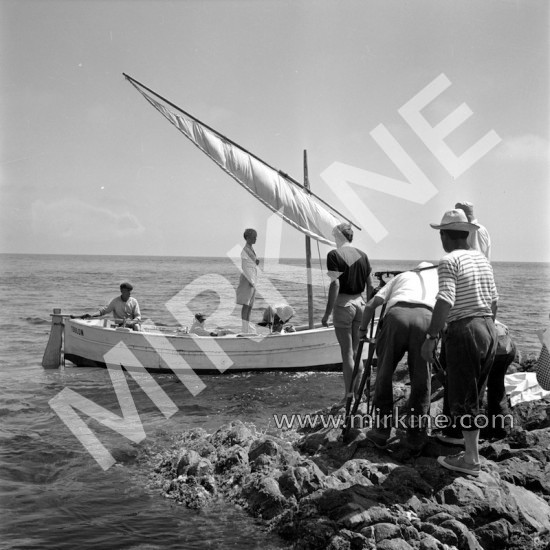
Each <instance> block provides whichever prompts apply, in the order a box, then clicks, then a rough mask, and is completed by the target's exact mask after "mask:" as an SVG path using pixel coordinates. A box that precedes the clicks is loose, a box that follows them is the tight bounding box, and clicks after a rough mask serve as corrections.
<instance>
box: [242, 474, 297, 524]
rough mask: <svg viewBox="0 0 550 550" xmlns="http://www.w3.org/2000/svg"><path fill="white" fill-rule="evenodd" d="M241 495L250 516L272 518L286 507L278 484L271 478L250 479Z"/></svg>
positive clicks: (285, 501)
mask: <svg viewBox="0 0 550 550" xmlns="http://www.w3.org/2000/svg"><path fill="white" fill-rule="evenodd" d="M242 494H243V497H244V498H245V499H246V503H247V506H248V508H249V510H250V511H251V512H252V514H254V515H255V516H261V517H262V518H264V519H272V518H274V517H275V516H277V515H279V514H280V513H282V512H283V511H284V509H285V507H286V506H287V505H288V503H287V500H286V499H285V497H284V496H283V495H282V493H281V490H280V488H279V484H278V483H277V481H276V480H275V479H273V478H271V477H252V479H251V480H250V481H249V482H248V483H247V484H246V485H245V486H244V487H243V492H242Z"/></svg>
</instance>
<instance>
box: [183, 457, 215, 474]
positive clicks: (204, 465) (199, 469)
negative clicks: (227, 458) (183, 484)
mask: <svg viewBox="0 0 550 550" xmlns="http://www.w3.org/2000/svg"><path fill="white" fill-rule="evenodd" d="M199 456H200V455H199ZM213 473H214V466H212V463H211V462H210V460H208V459H207V458H200V459H199V461H198V462H195V463H193V464H190V465H189V467H188V470H187V475H190V476H195V477H202V476H208V475H210V474H213Z"/></svg>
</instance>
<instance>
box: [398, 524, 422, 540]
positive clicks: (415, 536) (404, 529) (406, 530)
mask: <svg viewBox="0 0 550 550" xmlns="http://www.w3.org/2000/svg"><path fill="white" fill-rule="evenodd" d="M401 536H402V537H403V540H406V541H407V542H410V541H417V540H420V533H419V532H418V530H417V529H415V528H414V527H413V526H412V525H401Z"/></svg>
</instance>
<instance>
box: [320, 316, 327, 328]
mask: <svg viewBox="0 0 550 550" xmlns="http://www.w3.org/2000/svg"><path fill="white" fill-rule="evenodd" d="M321 324H322V325H323V326H324V327H328V315H323V318H322V319H321Z"/></svg>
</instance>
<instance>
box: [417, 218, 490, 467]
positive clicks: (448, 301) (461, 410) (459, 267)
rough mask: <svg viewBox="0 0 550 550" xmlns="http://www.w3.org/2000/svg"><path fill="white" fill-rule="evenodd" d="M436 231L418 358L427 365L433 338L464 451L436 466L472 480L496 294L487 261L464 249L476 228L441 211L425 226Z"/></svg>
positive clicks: (432, 357)
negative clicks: (434, 282)
mask: <svg viewBox="0 0 550 550" xmlns="http://www.w3.org/2000/svg"><path fill="white" fill-rule="evenodd" d="M430 225H431V227H432V228H434V229H438V230H439V232H440V238H441V244H442V245H443V249H444V250H445V252H447V254H446V255H445V256H443V258H441V260H440V262H439V267H438V277H439V292H438V293H437V296H436V303H435V306H434V311H433V314H432V318H431V321H430V326H429V327H428V332H427V334H426V340H425V342H424V344H423V345H422V356H423V357H424V359H425V360H427V361H430V362H433V360H434V351H435V345H436V341H437V338H438V335H439V333H440V332H441V331H442V330H443V328H444V327H445V324H447V328H446V329H445V332H444V334H443V346H442V349H444V353H445V357H444V360H445V363H446V369H447V371H446V372H447V391H448V398H449V407H450V411H451V416H452V420H453V422H454V423H455V424H458V425H459V426H460V427H461V429H462V435H463V437H464V452H463V453H461V454H459V455H455V456H440V457H439V458H438V462H439V463H440V464H441V465H442V466H443V467H445V468H447V469H449V470H453V471H456V472H462V473H465V474H469V475H474V476H478V475H479V472H480V460H479V428H480V427H482V425H483V421H484V420H485V418H484V417H482V416H481V414H480V408H481V398H482V395H483V391H484V389H485V386H486V383H487V378H488V376H489V372H490V370H491V366H492V364H493V361H494V358H495V352H496V348H497V332H496V328H495V324H494V318H495V316H496V312H497V303H498V294H497V289H496V285H495V280H494V277H493V269H492V267H491V264H490V263H489V260H487V258H486V257H485V256H484V255H483V254H481V252H479V251H477V250H472V249H471V248H470V247H469V245H468V242H467V240H468V235H469V232H470V231H472V230H475V229H476V227H477V224H474V223H471V222H469V221H468V218H467V217H466V214H465V213H464V211H463V210H460V209H454V210H449V211H447V212H445V214H444V215H443V218H442V220H441V223H432V224H430Z"/></svg>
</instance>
